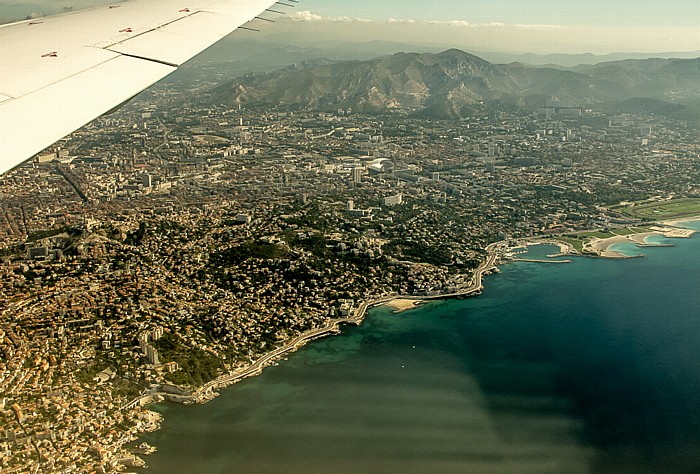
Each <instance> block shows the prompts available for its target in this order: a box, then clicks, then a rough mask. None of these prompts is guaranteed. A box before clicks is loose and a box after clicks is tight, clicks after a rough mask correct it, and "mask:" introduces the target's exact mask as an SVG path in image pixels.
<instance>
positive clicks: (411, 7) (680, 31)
mask: <svg viewBox="0 0 700 474" xmlns="http://www.w3.org/2000/svg"><path fill="white" fill-rule="evenodd" d="M181 1H182V2H184V3H183V5H184V4H185V3H186V0H181ZM105 3H109V2H108V0H31V1H25V2H20V1H17V0H0V20H2V21H9V20H11V19H18V18H24V17H26V16H28V15H32V14H47V13H48V14H52V13H56V12H60V11H61V10H64V9H70V8H75V9H78V8H82V7H85V6H89V5H95V4H105ZM280 9H283V8H280ZM260 36H261V37H264V38H269V39H271V40H275V41H287V42H294V43H296V44H302V45H303V44H311V45H312V44H315V43H318V42H319V41H334V40H335V41H373V40H385V41H395V42H401V43H413V44H416V43H422V44H432V45H440V46H446V47H458V48H462V49H466V50H481V51H486V50H488V51H506V52H535V53H552V52H569V53H581V52H593V53H606V52H618V51H622V52H631V51H634V52H681V51H697V50H700V0H576V1H572V0H432V1H431V0H371V1H368V0H300V2H299V4H298V6H297V8H296V9H295V10H294V11H293V12H290V15H288V16H287V19H286V21H281V22H279V21H278V22H277V24H275V25H266V27H265V28H264V31H263V33H262V34H261V35H260Z"/></svg>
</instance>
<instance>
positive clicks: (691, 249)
mask: <svg viewBox="0 0 700 474" xmlns="http://www.w3.org/2000/svg"><path fill="white" fill-rule="evenodd" d="M684 225H685V226H687V227H691V228H695V229H698V230H700V222H692V223H686V224H684ZM699 235H700V234H699ZM653 241H654V242H658V243H672V244H673V247H645V248H638V247H636V246H634V245H633V244H619V245H617V246H616V247H615V249H616V250H618V251H621V252H623V253H625V254H628V255H638V254H644V257H643V258H631V259H622V260H609V259H594V258H583V257H580V258H573V262H571V263H559V264H554V263H525V262H519V263H512V264H506V265H502V266H501V268H500V270H501V271H500V273H498V274H495V275H491V276H488V277H486V279H485V291H484V292H483V294H482V295H481V296H478V297H473V298H468V299H464V300H451V301H440V302H432V303H429V304H425V305H423V306H421V307H419V308H417V309H414V310H410V311H405V312H402V313H394V312H392V310H391V309H389V308H385V307H380V308H375V309H373V310H371V311H370V312H369V314H368V316H367V318H366V319H365V321H364V323H363V324H362V325H361V326H359V327H345V328H344V329H343V331H342V334H341V335H339V336H334V337H329V338H325V339H321V340H317V341H313V342H311V343H309V344H308V345H307V346H305V347H304V348H303V349H301V350H299V351H298V352H296V353H293V354H290V355H289V357H288V358H287V359H286V360H282V361H280V364H279V365H278V366H275V367H269V368H266V369H265V370H264V372H263V373H262V374H261V375H260V376H257V377H254V378H250V379H246V380H244V381H242V382H240V383H238V384H235V385H233V386H231V387H229V388H227V389H225V390H222V392H221V396H219V397H218V398H216V399H215V400H213V401H211V402H209V403H208V404H205V405H197V406H182V405H177V404H168V403H165V404H159V405H154V406H152V407H151V408H152V409H154V410H156V411H159V412H161V413H162V414H163V415H164V421H163V424H162V429H160V430H159V431H156V432H154V433H149V434H147V435H144V436H143V438H142V441H143V440H145V441H147V442H149V443H150V444H153V445H155V446H157V447H158V451H157V452H156V453H155V454H152V455H150V456H145V457H144V459H145V460H146V463H147V464H148V466H149V468H148V469H146V470H143V471H142V472H145V473H154V474H155V473H221V474H223V473H245V474H257V473H270V474H272V473H274V474H276V473H287V474H297V473H299V474H302V473H304V474H309V473H319V474H320V473H324V474H325V473H332V474H345V473H347V474H358V473H377V474H379V473H382V474H393V473H397V474H398V473H402V474H405V473H438V474H447V473H460V474H463V473H567V474H568V473H635V474H638V473H698V472H700V237H694V238H690V239H668V240H667V239H664V238H663V237H654V240H653ZM528 251H529V253H528V255H527V257H528V258H533V259H538V258H547V257H546V256H547V255H549V254H552V253H555V252H556V251H557V249H556V247H551V246H532V247H528Z"/></svg>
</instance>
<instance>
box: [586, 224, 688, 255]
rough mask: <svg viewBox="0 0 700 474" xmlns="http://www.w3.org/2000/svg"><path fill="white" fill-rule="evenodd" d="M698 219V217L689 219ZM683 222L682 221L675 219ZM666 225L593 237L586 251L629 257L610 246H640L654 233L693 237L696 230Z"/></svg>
mask: <svg viewBox="0 0 700 474" xmlns="http://www.w3.org/2000/svg"><path fill="white" fill-rule="evenodd" d="M687 220H696V219H687ZM674 222H681V221H674ZM664 224H666V225H657V226H652V227H649V232H640V233H639V234H631V235H617V236H615V237H608V238H607V239H599V238H596V237H593V238H592V239H591V241H590V242H587V243H586V244H584V247H583V248H584V251H590V252H593V253H595V254H596V255H598V256H599V257H605V258H629V256H628V255H623V254H621V253H619V252H615V251H614V250H610V247H611V246H612V245H615V244H621V243H625V242H629V243H634V244H638V245H640V246H644V245H647V246H648V245H649V244H648V242H647V238H648V237H650V236H652V235H659V236H663V237H666V238H668V239H687V238H689V237H692V236H693V234H695V232H696V231H694V230H691V229H680V228H677V227H667V225H669V224H668V223H664Z"/></svg>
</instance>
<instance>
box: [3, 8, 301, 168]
mask: <svg viewBox="0 0 700 474" xmlns="http://www.w3.org/2000/svg"><path fill="white" fill-rule="evenodd" d="M288 1H290V0H288ZM291 1H292V2H294V1H295V0H291ZM276 3H279V2H276V1H274V0H132V1H127V2H121V3H114V4H112V5H106V6H104V7H98V8H94V9H90V10H85V11H80V12H75V13H67V14H63V15H58V16H54V17H48V18H40V19H36V20H28V21H22V22H18V23H12V24H8V25H0V174H3V173H5V172H7V171H8V170H10V169H12V168H14V167H15V166H18V165H19V164H21V163H23V162H24V161H26V160H27V159H29V158H31V157H32V156H33V155H35V154H36V153H38V152H40V151H41V150H43V149H44V148H46V147H48V146H50V145H52V144H53V143H55V142H56V141H57V140H59V139H61V138H63V137H64V136H66V135H67V134H69V133H71V132H73V131H74V130H77V129H78V128H80V127H81V126H82V125H84V124H86V123H88V122H89V121H91V120H92V119H94V118H96V117H99V116H100V115H102V114H104V113H106V112H108V111H110V110H111V109H113V108H114V107H115V106H117V105H119V104H121V103H123V102H125V101H127V100H128V99H130V98H132V97H133V96H135V95H136V94H138V93H139V92H141V91H142V90H144V89H146V88H147V87H149V86H150V85H152V84H154V83H155V82H157V81H158V80H159V79H162V78H163V77H165V76H167V75H168V74H170V73H171V72H173V71H174V70H175V69H176V68H177V67H178V66H179V65H181V64H182V63H184V62H185V61H187V60H188V59H190V58H191V57H193V56H195V55H196V54H198V53H200V52H201V51H203V50H204V49H206V48H207V47H209V46H211V45H212V44H214V43H215V42H217V41H219V40H220V39H222V38H223V37H224V36H226V35H227V34H229V33H231V32H232V31H233V30H235V29H236V28H238V27H239V26H241V25H243V24H245V23H247V22H249V21H251V20H253V19H254V18H255V17H256V16H258V15H260V13H261V12H264V11H265V10H266V9H269V8H270V7H271V6H272V5H274V4H276ZM282 5H285V4H282Z"/></svg>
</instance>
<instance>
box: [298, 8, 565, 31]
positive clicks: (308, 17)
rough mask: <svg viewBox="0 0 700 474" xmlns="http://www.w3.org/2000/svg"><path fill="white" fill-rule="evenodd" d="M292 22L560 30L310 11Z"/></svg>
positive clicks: (538, 26)
mask: <svg viewBox="0 0 700 474" xmlns="http://www.w3.org/2000/svg"><path fill="white" fill-rule="evenodd" d="M286 18H287V19H289V20H291V21H313V22H324V23H371V24H376V25H431V26H451V27H457V28H505V27H514V28H531V29H547V28H560V27H559V26H556V25H509V24H507V23H499V22H491V23H472V22H470V21H467V20H451V21H426V20H415V19H412V18H402V19H399V18H389V19H387V20H368V19H366V18H352V17H348V16H340V17H323V16H321V15H317V14H315V13H312V12H310V11H308V10H305V11H301V12H296V13H294V14H293V15H290V16H288V17H286Z"/></svg>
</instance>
